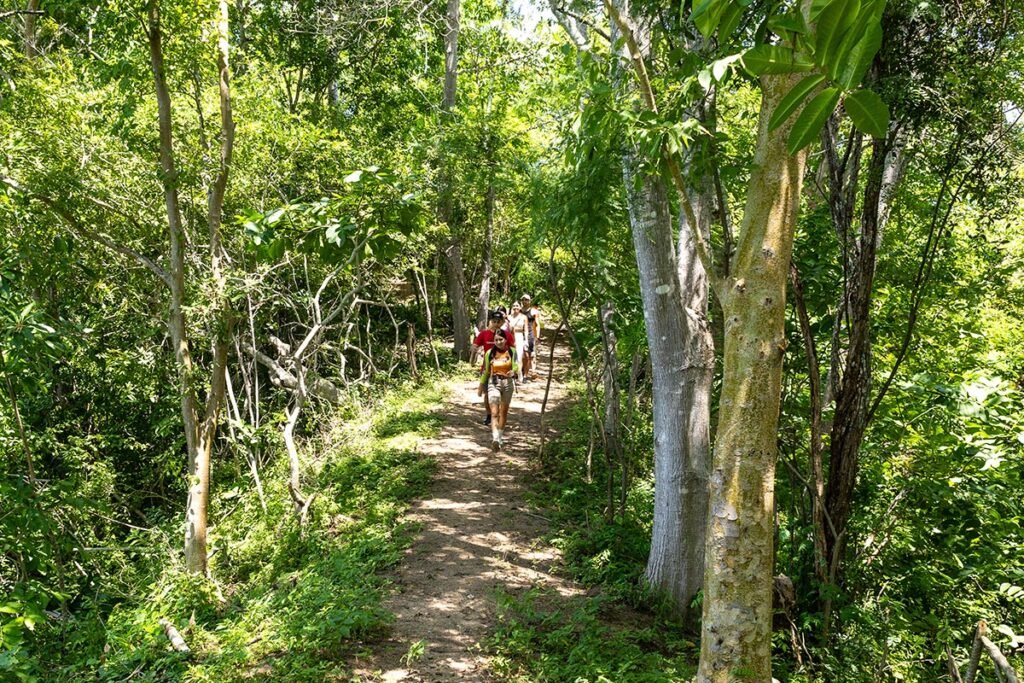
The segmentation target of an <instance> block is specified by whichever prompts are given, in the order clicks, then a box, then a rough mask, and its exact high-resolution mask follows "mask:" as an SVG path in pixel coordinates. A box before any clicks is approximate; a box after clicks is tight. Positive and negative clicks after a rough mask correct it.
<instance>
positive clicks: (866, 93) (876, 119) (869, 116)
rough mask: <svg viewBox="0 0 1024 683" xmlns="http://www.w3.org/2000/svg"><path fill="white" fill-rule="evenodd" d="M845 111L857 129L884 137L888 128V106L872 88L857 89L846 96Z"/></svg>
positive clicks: (877, 136) (874, 135) (873, 135)
mask: <svg viewBox="0 0 1024 683" xmlns="http://www.w3.org/2000/svg"><path fill="white" fill-rule="evenodd" d="M845 105H846V113H847V114H849V115H850V120H851V121H853V125H855V126H857V130H859V131H861V132H864V133H867V134H868V135H871V136H872V137H876V138H884V137H885V134H886V132H887V131H888V130H889V107H888V106H886V104H885V102H883V101H882V98H881V97H879V96H878V94H877V93H876V92H875V91H873V90H867V89H863V90H858V91H856V92H852V93H850V94H849V95H847V96H846V100H845Z"/></svg>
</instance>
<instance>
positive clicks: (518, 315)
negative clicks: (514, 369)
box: [508, 301, 527, 382]
mask: <svg viewBox="0 0 1024 683" xmlns="http://www.w3.org/2000/svg"><path fill="white" fill-rule="evenodd" d="M526 324H527V321H526V316H525V315H524V314H523V307H522V304H520V303H519V302H518V301H516V302H515V303H513V304H512V315H510V316H509V317H508V327H509V329H510V330H511V331H512V335H513V337H512V339H513V341H514V342H515V347H516V350H517V351H518V352H519V353H520V354H522V358H523V362H522V363H520V364H519V381H520V382H522V381H524V378H523V373H524V372H525V370H526V359H527V355H526Z"/></svg>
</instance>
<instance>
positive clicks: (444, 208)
mask: <svg viewBox="0 0 1024 683" xmlns="http://www.w3.org/2000/svg"><path fill="white" fill-rule="evenodd" d="M459 11H460V10H459V0H448V10H447V13H446V17H445V33H444V95H443V99H442V100H441V116H442V127H443V126H446V125H448V124H449V118H450V117H451V113H452V109H453V108H454V107H455V97H456V86H457V83H458V72H459ZM440 175H441V187H442V189H441V199H440V205H439V207H438V217H439V219H440V220H441V222H442V223H445V224H446V225H447V226H448V229H449V231H450V233H451V235H452V237H451V238H450V239H449V241H448V243H447V244H446V245H445V247H444V249H443V251H444V256H445V262H446V265H447V270H448V303H449V304H450V305H451V307H452V327H453V328H454V334H455V340H454V351H455V357H456V358H458V359H459V360H469V354H470V348H469V347H470V343H469V329H470V326H469V312H468V311H467V310H466V286H465V274H464V272H465V271H464V266H463V263H462V238H461V236H460V235H459V226H457V225H455V222H456V220H455V210H454V206H453V203H454V201H453V200H454V198H453V197H452V193H451V189H450V186H451V177H450V169H449V168H447V161H443V162H442V170H441V174H440Z"/></svg>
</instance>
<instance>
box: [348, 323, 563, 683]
mask: <svg viewBox="0 0 1024 683" xmlns="http://www.w3.org/2000/svg"><path fill="white" fill-rule="evenodd" d="M540 351H541V352H540V353H538V356H539V358H538V367H537V373H538V376H539V377H540V379H538V380H536V381H534V382H528V383H526V384H523V385H520V387H519V392H518V394H517V395H516V396H515V397H514V398H513V399H512V407H511V409H510V410H509V417H508V427H506V429H505V448H504V450H503V451H501V452H498V453H493V452H492V451H491V449H490V444H491V432H490V427H486V426H484V425H483V423H482V421H483V417H484V412H483V406H482V400H483V399H481V398H479V397H478V396H477V395H476V387H477V381H476V379H475V378H474V377H469V376H466V377H465V378H462V379H458V380H456V382H455V383H454V386H453V389H452V393H451V396H450V397H449V399H448V402H447V404H446V405H445V406H443V409H442V410H443V414H444V415H445V416H446V420H445V425H444V427H443V428H442V430H441V433H440V434H439V435H438V436H437V437H435V438H433V439H429V440H427V441H425V442H423V443H422V444H421V445H420V446H419V450H420V452H421V453H424V454H426V455H429V456H431V457H433V458H434V459H436V460H437V465H438V469H437V473H436V475H435V477H434V479H433V482H432V484H431V486H430V489H429V492H428V493H427V495H426V497H425V498H424V499H423V500H420V501H418V502H416V503H415V504H414V505H413V506H412V508H411V509H410V511H409V513H408V514H407V516H406V518H407V520H408V521H410V522H413V523H416V524H418V525H420V526H421V529H420V531H419V532H418V534H417V536H416V539H415V540H414V542H413V544H412V546H411V547H410V548H409V549H408V550H406V553H405V557H404V558H403V560H402V562H401V563H400V565H399V566H398V567H397V568H396V569H395V570H394V573H393V575H392V578H393V580H394V582H395V589H396V592H395V593H394V594H393V595H392V596H391V597H390V598H389V599H388V600H387V601H386V602H385V604H384V607H385V608H386V609H388V610H390V611H391V612H393V613H394V614H395V616H396V619H395V623H394V625H393V628H392V630H391V633H390V634H389V637H388V638H387V639H386V640H383V641H378V642H375V643H370V644H368V645H369V646H370V648H371V649H372V650H374V653H373V655H372V656H370V657H368V658H360V659H357V660H356V661H354V662H353V668H354V672H355V675H356V677H357V679H358V680H362V681H364V682H366V683H371V682H372V683H378V682H385V681H386V682H389V683H391V682H396V681H406V682H408V683H442V682H444V681H481V682H483V681H493V680H495V679H493V678H492V677H491V676H490V675H489V674H488V671H487V656H486V653H485V652H484V647H485V644H486V640H487V638H488V637H489V636H490V635H491V633H493V630H494V625H495V612H496V605H495V597H496V592H497V591H499V590H505V591H508V592H512V593H519V592H521V591H522V590H523V589H526V588H529V587H533V586H539V587H544V588H547V589H553V590H556V591H558V592H559V593H561V594H562V595H564V596H566V597H568V596H571V595H577V594H579V591H578V590H577V589H576V588H575V587H574V586H572V585H571V584H570V583H568V582H566V581H564V580H563V579H561V578H559V577H557V576H554V575H553V574H552V572H551V570H552V568H553V567H554V566H555V565H557V563H558V562H559V556H558V552H557V550H555V549H554V548H551V547H549V546H547V545H545V544H544V543H543V541H542V540H541V538H542V536H543V535H544V533H545V531H546V530H547V522H546V521H545V520H544V519H543V518H542V517H540V516H538V515H537V514H536V513H534V512H533V511H531V510H529V509H528V506H527V503H526V500H525V494H526V490H527V488H528V486H529V481H530V479H531V478H532V477H533V476H535V472H536V468H535V465H534V463H535V462H536V453H537V447H538V445H539V443H540V433H539V426H540V410H541V403H542V402H543V400H544V387H545V380H546V378H547V373H548V353H549V351H550V337H548V338H547V339H545V340H544V343H543V344H541V345H540ZM567 364H568V354H567V352H566V349H565V346H564V344H562V343H559V344H557V345H556V347H555V357H554V374H553V381H552V384H551V393H550V395H549V397H548V406H547V412H546V414H545V419H544V422H545V425H548V426H554V425H557V424H558V423H559V421H560V414H561V413H562V412H563V411H564V409H565V408H566V405H565V402H566V399H565V386H564V383H563V380H564V376H565V372H566V370H567V369H568V365H567ZM551 434H552V431H551V429H548V438H549V439H550V438H551ZM418 643H421V644H422V654H421V655H420V656H418V657H407V656H406V655H407V653H409V652H410V648H414V646H415V650H419V649H420V648H419V646H418V645H417V644H418Z"/></svg>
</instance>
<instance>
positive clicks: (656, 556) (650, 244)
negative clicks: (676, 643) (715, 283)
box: [606, 2, 714, 623]
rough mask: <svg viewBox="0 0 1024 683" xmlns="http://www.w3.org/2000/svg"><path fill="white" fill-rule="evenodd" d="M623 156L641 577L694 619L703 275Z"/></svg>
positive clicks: (641, 47) (687, 236) (621, 12)
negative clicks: (641, 380) (641, 377)
mask: <svg viewBox="0 0 1024 683" xmlns="http://www.w3.org/2000/svg"><path fill="white" fill-rule="evenodd" d="M606 6H607V7H608V8H609V11H611V12H618V17H617V20H616V21H613V29H615V32H616V33H618V31H619V30H622V27H619V26H618V23H619V21H618V20H624V19H623V17H626V16H629V9H628V6H627V3H625V2H619V3H615V4H613V3H610V2H608V3H606ZM633 23H634V27H633V29H632V36H631V37H632V39H634V40H635V44H636V49H637V52H638V54H636V55H632V58H633V59H634V62H635V61H636V60H637V59H645V58H646V57H647V56H648V54H649V51H650V45H649V43H650V32H649V29H648V27H647V25H646V24H644V23H643V22H641V21H638V20H636V19H635V18H634V20H633ZM641 87H644V84H641ZM649 106H653V102H650V103H649ZM622 165H623V180H624V181H625V185H626V199H627V204H628V207H629V217H630V225H631V228H632V233H633V246H634V249H635V251H636V259H637V268H638V270H639V273H640V293H641V297H642V300H643V307H644V321H645V324H646V330H647V344H648V348H649V349H650V360H651V365H652V368H653V369H654V372H653V373H652V390H651V393H652V398H653V404H654V484H655V489H654V524H653V528H652V531H651V551H650V556H649V557H648V560H647V568H646V571H645V576H646V579H647V581H648V582H649V583H650V585H651V586H652V587H653V588H655V589H656V590H659V591H661V592H663V593H665V594H666V595H668V596H669V598H670V599H671V601H672V604H673V605H674V608H675V610H676V612H677V614H678V615H679V616H680V617H682V619H683V620H684V621H686V622H690V623H693V622H695V621H696V616H697V615H696V611H695V610H692V609H691V607H690V604H691V603H692V601H693V597H694V596H695V595H696V594H697V593H698V592H699V591H700V590H701V586H702V583H703V580H704V535H705V529H706V520H707V506H708V497H707V496H708V462H709V438H710V434H709V422H710V395H711V380H712V372H713V370H714V352H713V347H712V346H711V337H710V334H708V327H707V315H706V310H707V278H706V274H705V273H704V270H703V267H702V265H701V264H700V260H699V258H698V256H697V253H696V248H697V244H696V241H695V240H694V239H693V238H694V233H692V232H691V226H689V224H688V222H687V221H685V220H681V221H680V241H679V250H680V251H679V253H678V255H677V253H676V249H675V244H674V239H673V234H672V216H671V213H670V210H669V202H668V195H667V190H666V187H665V183H664V181H663V180H662V179H661V178H660V177H658V176H652V175H646V174H643V172H642V171H641V169H640V159H639V158H638V156H637V154H636V151H635V150H626V151H625V152H624V154H623V160H622ZM697 229H700V228H697Z"/></svg>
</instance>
